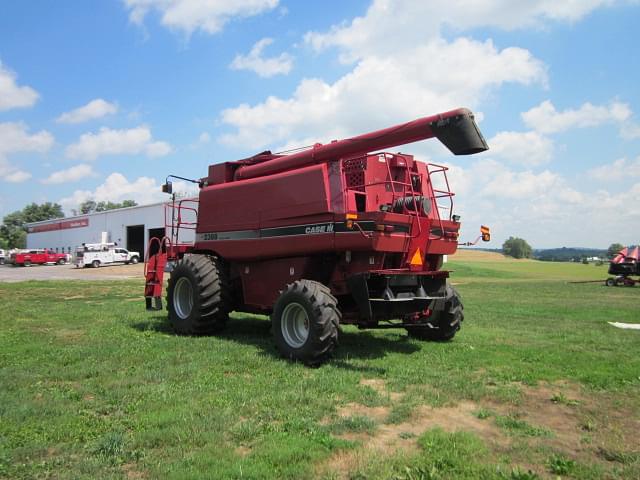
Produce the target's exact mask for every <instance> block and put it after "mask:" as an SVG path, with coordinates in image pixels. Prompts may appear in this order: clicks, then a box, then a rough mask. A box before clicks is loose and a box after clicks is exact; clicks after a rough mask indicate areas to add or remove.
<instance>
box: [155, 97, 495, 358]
mask: <svg viewBox="0 0 640 480" xmlns="http://www.w3.org/2000/svg"><path fill="white" fill-rule="evenodd" d="M432 137H437V138H438V139H439V140H440V141H441V142H442V143H443V144H444V145H445V146H446V147H447V148H448V149H449V150H450V151H451V152H452V153H454V154H456V155H468V154H474V153H478V152H482V151H484V150H486V149H487V148H488V147H487V144H486V143H485V140H484V138H483V137H482V135H481V133H480V131H479V130H478V127H477V126H476V124H475V121H474V118H473V115H472V113H471V112H470V111H469V110H467V109H457V110H453V111H450V112H446V113H442V114H438V115H434V116H431V117H426V118H421V119H418V120H415V121H412V122H409V123H405V124H402V125H397V126H394V127H391V128H387V129H384V130H379V131H375V132H371V133H368V134H365V135H361V136H358V137H354V138H349V139H345V140H341V141H334V142H331V143H329V144H325V145H322V144H316V145H314V146H313V147H311V148H308V149H306V150H302V151H298V152H297V153H294V154H290V155H282V154H273V153H271V152H269V151H266V152H262V153H260V154H257V155H255V156H253V157H250V158H246V159H243V160H239V161H235V162H226V163H220V164H215V165H210V166H209V172H208V175H207V176H206V177H204V178H202V179H200V180H199V181H197V182H198V183H199V186H200V193H199V198H198V202H197V203H198V207H197V219H195V220H194V221H192V222H187V221H185V220H184V218H185V216H186V215H185V213H186V212H188V211H189V209H193V210H194V211H195V210H196V208H195V206H188V203H185V202H187V201H184V200H183V201H181V202H177V203H176V202H174V203H173V204H172V205H173V208H172V209H171V214H170V217H171V222H170V223H171V228H172V234H171V236H170V237H168V238H165V239H162V240H153V242H154V249H153V251H155V253H154V254H152V255H150V257H149V258H148V259H147V264H146V272H145V273H146V280H147V283H146V289H145V297H146V300H147V308H149V309H161V308H162V300H161V295H162V281H163V273H164V272H170V277H169V281H168V287H167V309H168V311H169V320H170V322H171V324H172V325H173V327H174V329H175V330H176V331H177V332H178V333H182V334H188V335H192V334H209V333H212V332H216V331H218V330H220V329H221V328H223V327H224V326H225V323H226V322H227V319H228V316H229V312H231V311H241V312H254V313H263V314H269V315H271V320H272V325H273V334H274V337H275V342H276V345H277V347H278V349H279V351H280V352H281V353H282V355H283V356H285V357H287V358H290V359H294V360H299V361H301V362H304V363H306V364H308V365H317V364H319V363H322V362H323V361H324V360H326V359H327V358H328V357H329V356H330V354H331V353H332V351H333V350H334V349H335V347H336V346H337V344H338V332H339V327H340V325H341V324H354V325H357V326H358V327H359V328H404V329H406V330H407V332H408V334H409V335H410V336H412V337H415V338H417V339H421V340H441V341H442V340H450V339H452V338H453V337H454V335H455V334H456V332H457V331H458V329H459V328H460V324H461V322H462V320H463V318H464V315H463V305H462V300H461V299H460V296H459V294H458V292H457V291H456V290H455V289H454V288H453V287H452V286H451V285H449V284H448V282H447V278H448V277H449V272H448V271H446V270H441V267H442V262H443V256H444V255H451V254H453V253H455V251H456V249H457V247H458V236H459V230H460V217H459V216H457V215H455V214H454V210H453V196H454V194H453V192H451V190H450V189H449V183H448V180H447V168H446V167H443V166H439V165H434V164H428V163H424V162H420V161H417V160H415V159H414V157H413V156H412V155H408V154H404V153H388V152H385V151H384V150H385V149H387V148H390V147H394V146H397V145H403V144H407V143H412V142H416V141H419V140H424V139H428V138H432ZM178 178H180V177H178ZM163 190H164V191H165V192H168V193H171V190H172V188H171V184H170V183H169V182H167V184H166V185H165V186H163ZM184 228H193V229H195V237H196V238H195V242H194V243H193V244H184V243H181V242H180V241H179V232H180V231H181V229H184ZM489 237H490V234H489V231H488V229H486V228H485V230H483V231H482V238H483V240H489Z"/></svg>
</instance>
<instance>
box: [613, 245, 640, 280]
mask: <svg viewBox="0 0 640 480" xmlns="http://www.w3.org/2000/svg"><path fill="white" fill-rule="evenodd" d="M609 275H615V277H609V278H607V279H606V280H605V285H606V286H607V287H616V286H621V285H624V286H626V287H633V286H634V285H635V284H636V283H638V282H639V281H640V280H634V279H633V278H631V276H640V248H639V247H637V246H636V247H635V248H633V249H632V250H631V251H629V249H628V248H623V249H622V250H620V252H618V254H617V255H616V256H615V257H614V258H613V259H612V260H611V263H610V264H609Z"/></svg>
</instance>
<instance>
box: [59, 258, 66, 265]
mask: <svg viewBox="0 0 640 480" xmlns="http://www.w3.org/2000/svg"><path fill="white" fill-rule="evenodd" d="M65 263H67V262H65V260H64V258H61V259H60V260H58V265H64V264H65Z"/></svg>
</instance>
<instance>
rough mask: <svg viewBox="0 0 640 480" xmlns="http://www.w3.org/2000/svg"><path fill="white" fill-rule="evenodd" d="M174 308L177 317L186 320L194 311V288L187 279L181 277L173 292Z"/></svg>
mask: <svg viewBox="0 0 640 480" xmlns="http://www.w3.org/2000/svg"><path fill="white" fill-rule="evenodd" d="M173 308H174V309H175V311H176V315H178V317H180V318H181V319H183V320H184V319H186V318H188V317H189V315H191V310H193V287H192V286H191V282H190V281H189V279H188V278H187V277H181V278H179V279H178V281H177V282H176V286H175V288H174V290H173Z"/></svg>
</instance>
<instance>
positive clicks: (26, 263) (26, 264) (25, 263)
mask: <svg viewBox="0 0 640 480" xmlns="http://www.w3.org/2000/svg"><path fill="white" fill-rule="evenodd" d="M22 265H23V266H24V267H30V266H31V261H30V260H25V261H24V263H23V264H22Z"/></svg>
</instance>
